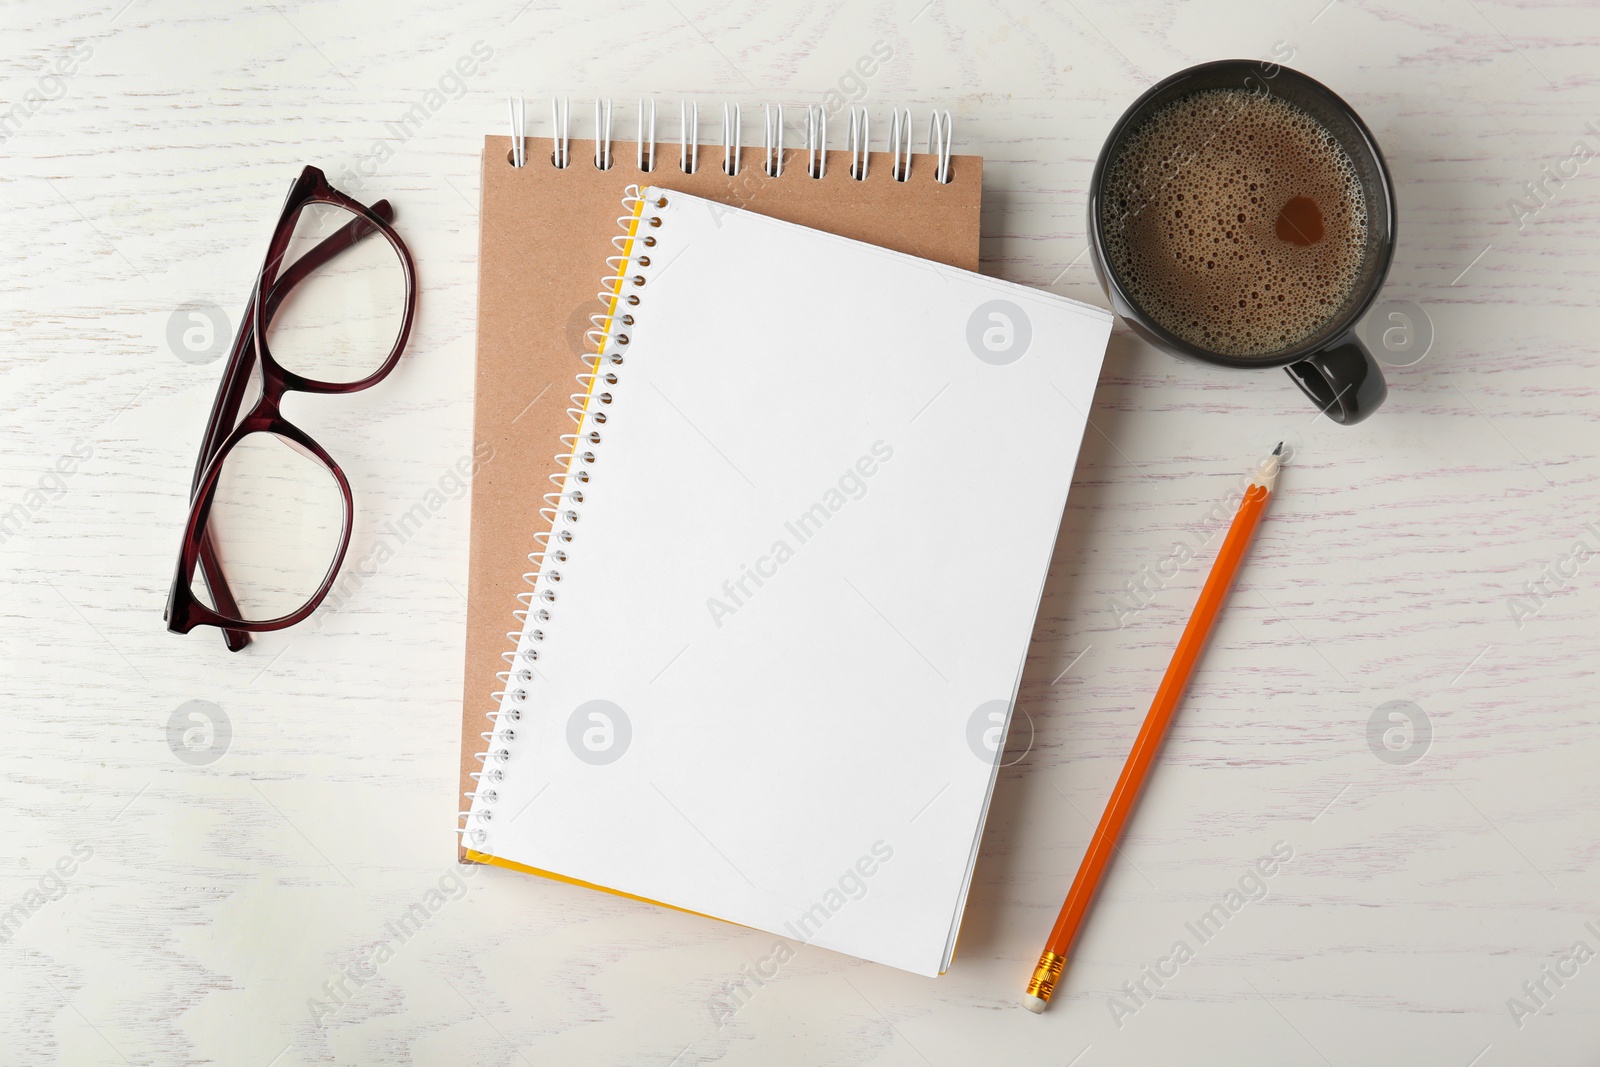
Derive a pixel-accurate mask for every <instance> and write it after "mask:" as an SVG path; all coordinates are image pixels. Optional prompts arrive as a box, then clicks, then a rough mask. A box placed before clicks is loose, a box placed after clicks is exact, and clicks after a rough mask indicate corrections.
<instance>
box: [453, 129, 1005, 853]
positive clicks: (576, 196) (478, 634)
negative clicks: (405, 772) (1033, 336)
mask: <svg viewBox="0 0 1600 1067" xmlns="http://www.w3.org/2000/svg"><path fill="white" fill-rule="evenodd" d="M526 145H527V148H526V164H525V165H524V166H522V167H514V166H512V165H511V163H510V157H511V149H512V139H511V138H510V137H499V136H488V137H485V138H484V150H483V174H482V201H481V203H482V208H481V219H480V231H479V254H478V344H477V371H476V375H475V399H474V417H473V431H474V432H473V449H474V455H475V456H476V457H477V458H478V460H479V463H480V466H479V469H478V472H477V474H476V475H475V477H474V480H473V484H472V543H471V548H470V556H469V563H468V590H467V642H466V668H465V675H464V679H463V691H462V724H461V739H462V744H461V784H460V790H459V792H460V793H466V792H469V791H471V790H472V789H473V787H474V784H475V783H474V782H473V779H472V778H471V777H470V775H471V773H472V772H473V771H475V770H478V769H480V768H479V764H478V763H477V761H476V759H475V758H474V754H475V753H478V752H481V751H482V750H483V747H484V745H483V741H482V739H481V737H480V736H479V735H480V734H482V733H484V732H485V731H487V730H489V729H490V728H491V724H490V722H489V720H488V719H487V718H485V714H486V713H487V712H490V711H493V710H495V709H496V708H497V706H498V698H497V697H495V696H494V694H496V693H498V692H499V691H501V690H502V689H503V688H504V683H503V682H502V681H501V680H500V679H499V678H497V674H498V673H499V672H502V671H505V670H506V669H507V663H506V662H505V660H503V659H502V654H503V653H505V652H508V651H510V650H511V649H512V648H513V647H514V642H515V636H516V633H517V631H519V630H520V629H521V627H522V623H521V621H520V620H519V619H517V618H515V617H513V615H512V612H513V611H515V610H517V609H519V608H522V607H523V606H524V605H523V604H521V603H519V602H518V600H517V594H519V593H524V592H527V591H528V590H529V588H530V587H529V586H528V585H527V584H526V583H525V582H524V580H523V575H525V574H527V573H529V572H530V571H535V570H537V569H538V568H537V567H536V566H535V565H534V564H532V563H530V562H529V560H528V553H530V552H532V551H534V550H535V549H536V548H537V545H536V543H535V539H534V535H535V534H536V533H540V532H543V531H545V530H547V529H549V527H550V523H549V521H548V520H547V519H545V518H543V517H541V515H540V514H539V511H540V508H541V507H544V506H545V503H544V500H543V494H544V493H546V492H548V491H550V490H551V489H553V488H554V486H552V485H551V484H550V481H549V476H550V475H551V474H552V473H553V472H555V471H557V470H558V469H559V467H558V465H557V463H556V461H555V456H556V455H558V454H559V453H562V452H565V451H567V449H566V447H565V446H564V445H563V443H562V442H561V440H560V435H561V434H564V433H571V432H572V431H573V427H574V423H573V422H572V420H571V419H570V418H569V417H568V415H567V409H568V408H569V407H570V406H572V402H571V400H570V394H571V393H573V392H574V391H575V390H576V389H577V385H576V382H575V380H574V379H575V375H577V374H578V373H579V372H580V371H582V370H583V369H584V366H583V363H582V362H581V361H580V359H579V357H580V355H581V354H583V353H584V352H587V351H592V350H593V346H592V345H589V344H588V343H587V342H586V340H585V336H584V335H585V332H586V331H587V330H588V329H589V328H590V326H591V323H590V320H589V316H590V315H592V314H594V313H596V312H600V311H602V310H603V308H602V305H601V304H600V302H599V301H598V300H597V299H596V295H597V294H598V293H599V292H600V290H601V288H602V284H601V279H602V278H603V277H604V276H605V275H606V274H607V273H609V271H608V270H607V269H606V257H607V256H611V255H615V254H616V249H615V248H614V247H613V246H612V243H611V238H612V237H613V236H615V235H616V233H617V232H618V230H617V224H616V219H617V215H618V214H619V211H620V207H619V205H620V201H621V197H622V194H623V190H624V189H625V188H626V187H627V186H628V185H630V184H639V185H646V184H651V183H653V184H656V185H659V186H662V187H665V188H668V189H675V190H680V191H682V192H686V193H692V194H694V195H696V196H700V197H704V198H706V199H708V200H716V201H719V202H721V203H726V204H730V205H734V206H737V207H742V208H746V209H748V210H752V211H756V212H760V213H762V214H766V215H770V216H772V217H775V218H779V219H782V220H784V221H787V222H793V223H798V224H800V225H803V226H811V227H815V228H817V229H821V230H827V231H830V232H832V233H836V234H840V235H842V236H845V237H851V238H854V239H856V240H860V241H867V242H870V243H872V244H876V245H879V246H881V247H884V248H888V249H892V250H894V251H897V252H904V253H907V254H909V255H915V256H920V257H923V258H926V259H930V260H935V261H938V262H940V263H945V264H949V265H951V266H956V267H962V268H965V269H967V270H977V268H978V221H979V220H978V214H979V206H980V198H981V192H982V175H983V161H982V158H981V157H978V156H960V155H952V156H951V157H950V181H949V182H948V183H941V182H939V181H938V180H937V176H936V174H935V170H936V165H935V164H936V161H935V159H934V157H932V156H929V155H924V154H916V155H914V156H913V157H912V161H911V168H910V174H909V177H908V178H907V180H906V181H903V182H902V181H898V180H896V179H895V176H894V175H893V174H892V173H891V166H892V163H893V160H892V158H891V157H890V155H889V154H888V153H884V152H874V153H871V155H870V157H869V164H868V167H867V174H866V177H865V179H863V180H859V181H858V180H856V179H855V178H853V177H852V176H851V174H850V153H849V152H847V151H830V152H828V153H827V158H828V163H827V169H826V173H825V175H824V177H822V178H813V177H811V176H810V174H808V173H807V166H806V152H805V151H804V150H803V149H790V150H788V151H787V152H786V153H785V159H784V165H783V170H782V174H781V176H779V177H769V176H768V175H767V174H766V172H765V169H764V167H763V150H762V149H760V148H750V147H745V148H744V149H743V151H742V161H741V166H740V168H739V169H740V173H738V174H736V175H729V174H727V173H725V172H724V170H723V166H722V148H721V147H720V146H707V145H701V146H700V149H699V160H698V166H697V167H696V169H695V172H694V173H692V174H685V173H683V170H682V168H681V167H680V165H679V158H678V157H679V148H678V146H676V145H665V144H663V145H658V146H657V148H656V159H657V163H656V166H655V168H654V169H653V170H651V171H650V172H649V173H643V172H641V171H640V170H639V168H638V166H637V165H636V161H635V153H634V146H633V145H632V144H631V143H629V142H615V143H614V144H613V145H612V153H613V159H612V166H611V168H610V169H609V170H600V169H599V168H597V167H596V166H595V165H594V158H595V144H594V142H593V141H579V140H576V139H574V140H573V141H572V142H571V149H570V164H569V165H568V166H566V167H556V166H555V165H554V163H553V162H552V161H553V158H554V152H555V143H554V142H553V141H552V140H551V139H548V138H528V139H526ZM814 313H815V309H806V308H803V307H796V308H795V309H794V322H795V324H796V326H797V327H798V326H799V325H800V324H801V323H803V322H805V321H807V319H808V317H810V316H812V315H813V314H814ZM705 328H706V330H707V331H711V330H714V329H716V324H715V323H710V322H708V323H707V324H706V327H705ZM839 388H840V389H845V388H848V383H847V382H844V381H841V382H840V383H839ZM662 521H663V522H670V521H673V517H672V516H670V515H663V516H662ZM508 634H509V635H510V636H508ZM457 799H458V800H461V797H460V796H459V795H458V797H457ZM458 846H459V842H458ZM458 858H460V859H461V860H462V861H464V862H465V860H466V850H465V848H464V847H460V848H459V851H458Z"/></svg>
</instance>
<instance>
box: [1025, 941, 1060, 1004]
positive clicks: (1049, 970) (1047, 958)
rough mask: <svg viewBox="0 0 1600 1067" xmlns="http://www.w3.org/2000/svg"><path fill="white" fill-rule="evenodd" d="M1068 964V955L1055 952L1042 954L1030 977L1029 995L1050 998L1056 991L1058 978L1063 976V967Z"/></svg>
mask: <svg viewBox="0 0 1600 1067" xmlns="http://www.w3.org/2000/svg"><path fill="white" fill-rule="evenodd" d="M1066 965H1067V957H1065V956H1061V955H1058V954H1056V953H1054V952H1046V953H1045V954H1044V955H1042V956H1040V957H1039V966H1037V967H1035V968H1034V969H1033V977H1032V978H1030V979H1028V995H1029V996H1033V997H1038V998H1039V999H1040V1000H1049V999H1050V994H1052V993H1054V992H1055V991H1056V979H1058V978H1060V977H1061V969H1062V968H1063V967H1065V966H1066Z"/></svg>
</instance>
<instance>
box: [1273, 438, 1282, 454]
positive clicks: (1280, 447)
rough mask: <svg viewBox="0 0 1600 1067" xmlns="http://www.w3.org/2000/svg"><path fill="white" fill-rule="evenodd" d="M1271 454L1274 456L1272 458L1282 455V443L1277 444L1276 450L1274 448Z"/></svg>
mask: <svg viewBox="0 0 1600 1067" xmlns="http://www.w3.org/2000/svg"><path fill="white" fill-rule="evenodd" d="M1272 454H1273V455H1274V456H1281V455H1283V442H1282V441H1279V442H1278V447H1277V448H1274V449H1273V450H1272Z"/></svg>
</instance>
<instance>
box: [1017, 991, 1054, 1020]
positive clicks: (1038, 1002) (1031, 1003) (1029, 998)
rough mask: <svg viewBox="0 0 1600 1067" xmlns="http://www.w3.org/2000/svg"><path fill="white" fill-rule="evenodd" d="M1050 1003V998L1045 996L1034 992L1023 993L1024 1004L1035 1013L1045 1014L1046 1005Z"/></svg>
mask: <svg viewBox="0 0 1600 1067" xmlns="http://www.w3.org/2000/svg"><path fill="white" fill-rule="evenodd" d="M1048 1003H1050V1002H1049V1001H1048V1000H1045V999H1044V998H1043V997H1036V996H1034V995H1033V994H1032V993H1024V994H1022V1006H1023V1007H1024V1008H1027V1009H1028V1010H1029V1011H1031V1012H1033V1013H1034V1014H1035V1015H1043V1014H1044V1006H1045V1005H1046V1004H1048Z"/></svg>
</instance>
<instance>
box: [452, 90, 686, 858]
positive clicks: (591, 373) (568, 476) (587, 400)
mask: <svg viewBox="0 0 1600 1067" xmlns="http://www.w3.org/2000/svg"><path fill="white" fill-rule="evenodd" d="M597 117H598V116H597ZM641 134H642V130H641ZM561 151H565V149H562V150H561ZM640 151H641V153H642V152H643V147H642V144H641V149H640ZM686 151H687V149H686ZM599 152H600V149H599V148H598V147H597V148H596V153H597V154H596V157H595V165H596V166H599V165H600V164H601V162H602V161H605V162H609V158H610V146H609V144H608V145H607V147H606V149H605V155H604V156H601V155H600V154H599ZM651 155H652V156H653V155H654V145H653V144H652V147H651ZM642 197H643V193H642V192H641V190H640V188H639V186H637V185H630V186H628V188H627V191H626V192H625V193H624V195H623V197H622V205H623V208H624V209H625V210H626V211H627V212H628V213H627V214H626V215H623V216H621V217H619V218H618V219H617V227H618V229H620V230H621V231H622V232H621V233H620V234H618V235H617V236H615V237H613V238H612V239H611V243H612V245H613V246H615V247H616V249H617V251H618V252H619V253H620V254H619V255H615V256H609V257H607V259H606V266H607V267H609V268H610V270H611V273H610V274H608V275H606V277H605V278H603V279H602V280H601V288H600V291H599V292H598V293H596V294H595V295H596V297H597V298H598V299H599V301H600V303H601V305H602V306H603V307H604V308H605V311H604V313H603V314H597V315H592V316H590V322H592V323H593V324H594V325H593V328H592V329H590V330H589V331H588V332H587V334H586V335H585V336H586V337H587V338H588V339H589V340H590V341H593V342H594V351H593V352H588V353H585V354H584V355H583V356H582V357H580V358H582V360H583V363H584V370H583V371H582V372H581V373H580V374H578V376H577V381H578V385H579V391H578V392H576V393H573V394H572V396H571V397H570V398H569V399H570V400H571V402H572V404H573V405H574V406H573V407H569V408H568V409H567V415H568V416H569V417H571V419H572V420H573V422H575V423H577V432H576V433H570V434H562V435H561V442H562V444H563V445H565V446H566V449H567V450H566V451H564V452H562V453H561V454H560V455H558V456H556V468H557V469H556V471H555V473H553V474H551V475H550V480H551V481H552V482H554V483H555V485H556V492H553V493H546V494H545V495H544V502H545V505H546V506H545V507H543V508H541V509H540V511H539V514H540V515H541V516H542V517H543V518H545V519H546V520H548V521H549V523H550V529H548V530H545V531H542V532H540V533H536V534H534V540H535V541H536V542H537V543H538V545H539V548H538V550H536V551H533V552H530V553H528V562H529V563H532V564H535V565H536V566H537V568H538V569H537V570H531V571H529V572H527V573H526V574H524V575H523V576H522V580H523V581H524V582H526V583H527V584H528V586H529V587H530V588H529V591H528V592H525V593H518V594H517V601H518V603H519V604H521V605H522V606H521V607H520V608H518V609H517V610H516V611H513V612H512V613H511V614H512V616H513V617H514V618H516V619H517V621H518V622H520V623H521V624H522V628H521V629H520V630H512V631H508V632H507V633H506V637H507V638H508V639H510V640H511V641H512V642H513V643H514V644H515V646H516V647H515V648H513V649H512V650H511V651H509V652H503V653H501V658H502V659H504V660H505V661H506V663H507V665H508V669H506V670H504V671H500V672H498V673H497V674H496V675H495V677H496V678H497V679H499V681H500V683H501V684H502V685H503V686H504V688H503V689H500V690H499V691H497V692H495V693H493V694H491V699H492V700H493V701H494V707H493V709H492V710H490V711H488V712H486V713H485V717H486V718H487V719H488V720H489V725H490V729H488V730H485V731H483V732H482V733H480V734H479V735H478V736H479V737H481V738H482V739H483V741H484V744H485V749H484V751H482V752H478V753H475V754H474V756H473V758H474V759H476V760H477V761H478V762H479V763H480V764H482V765H483V769H482V770H478V771H474V772H472V780H473V782H474V783H476V784H475V786H474V788H473V789H472V790H470V791H468V792H466V793H464V794H463V796H465V797H466V798H467V799H468V801H470V802H471V803H470V806H469V807H468V809H467V810H466V811H463V812H460V813H459V816H460V818H461V820H462V825H461V826H458V827H457V828H456V832H457V833H459V834H461V835H462V839H463V841H464V842H465V843H466V844H467V845H468V846H469V847H473V848H481V847H482V846H483V845H484V843H485V841H486V840H487V839H488V831H487V830H485V829H484V828H483V825H481V824H487V823H490V822H492V821H493V818H494V805H495V803H496V802H497V801H498V800H499V799H500V795H499V792H498V790H496V789H495V786H497V785H499V784H500V783H502V782H504V780H505V770H504V767H505V765H506V764H507V763H509V762H510V761H511V759H512V745H513V744H514V743H515V742H516V739H517V731H516V727H515V725H514V724H516V723H518V722H521V720H522V716H523V712H524V709H525V708H526V707H527V706H528V704H529V701H530V697H531V694H530V691H529V690H530V688H531V686H532V685H533V683H534V680H535V679H536V678H537V677H538V669H537V667H536V666H535V664H537V663H538V661H539V648H538V646H539V644H540V643H541V642H543V641H544V638H545V633H544V624H546V623H549V622H551V621H552V619H553V616H554V610H553V605H554V604H555V603H556V600H557V597H556V590H555V588H554V587H555V586H556V585H557V584H559V583H560V581H561V571H560V568H559V566H558V565H559V564H564V563H566V562H567V560H568V559H569V558H570V553H571V552H572V551H573V550H572V549H571V548H570V546H571V545H572V544H573V543H574V542H575V541H576V540H577V534H576V533H575V530H574V527H576V526H577V524H578V519H579V516H580V509H581V508H582V507H583V502H584V493H585V489H586V487H587V486H588V485H589V484H590V482H591V480H592V478H593V474H592V468H593V467H594V465H595V464H596V462H597V461H598V460H599V458H600V456H599V450H600V448H601V447H602V441H603V437H604V435H603V430H604V427H605V425H606V422H607V421H608V419H609V417H610V416H609V414H608V412H607V411H606V410H605V409H606V408H608V407H610V406H611V404H613V403H614V402H615V400H616V394H615V393H614V392H613V390H615V389H617V387H618V386H619V385H620V383H621V375H620V374H619V373H618V370H617V369H618V368H620V367H621V366H622V365H623V363H624V353H625V350H626V348H627V346H628V343H629V337H628V333H627V330H628V329H629V328H630V327H632V326H633V324H634V312H633V310H632V309H634V308H637V307H638V306H639V304H640V303H641V300H640V296H639V293H638V292H637V290H639V289H642V288H643V287H644V285H645V283H646V281H647V280H648V279H647V278H646V276H645V275H644V274H643V273H640V272H641V271H643V270H646V269H648V268H649V266H650V252H651V250H652V249H653V248H655V246H656V241H657V238H656V236H655V234H653V233H644V232H641V231H644V230H646V229H651V230H654V229H658V228H659V227H660V226H661V217H660V216H659V215H651V214H648V213H647V212H646V211H645V210H644V209H645V208H647V207H656V208H662V207H665V206H666V204H667V198H666V197H665V196H662V197H660V198H658V199H657V200H655V201H653V202H650V203H646V202H645V201H644V200H643V199H642ZM552 546H553V547H552ZM475 820H476V822H477V823H479V824H480V825H476V826H474V825H473V822H474V821H475Z"/></svg>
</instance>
